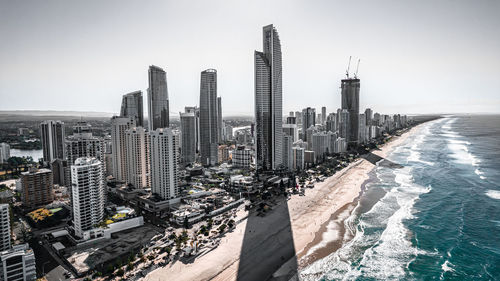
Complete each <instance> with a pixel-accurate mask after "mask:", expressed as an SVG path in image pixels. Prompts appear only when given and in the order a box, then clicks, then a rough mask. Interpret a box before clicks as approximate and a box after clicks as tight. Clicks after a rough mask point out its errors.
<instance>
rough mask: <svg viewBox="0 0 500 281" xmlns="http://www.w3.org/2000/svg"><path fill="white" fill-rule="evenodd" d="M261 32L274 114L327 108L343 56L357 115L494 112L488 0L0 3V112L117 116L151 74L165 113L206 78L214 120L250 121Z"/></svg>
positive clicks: (499, 51) (497, 35)
mask: <svg viewBox="0 0 500 281" xmlns="http://www.w3.org/2000/svg"><path fill="white" fill-rule="evenodd" d="M270 23H272V24H274V25H275V26H276V28H277V29H278V32H279V35H280V39H281V43H282V52H283V98H284V104H283V106H284V113H286V112H288V111H290V110H294V111H295V110H300V109H302V108H304V107H307V106H313V107H318V108H319V107H321V106H323V105H324V106H327V109H328V112H331V111H334V110H335V109H336V108H338V107H339V106H340V90H339V86H340V79H342V78H343V77H344V75H345V70H346V68H347V61H348V58H349V56H350V55H352V56H353V61H354V62H353V64H352V65H351V70H352V69H354V68H355V60H357V58H361V64H360V69H359V75H358V76H359V77H360V79H361V108H362V109H364V108H365V107H371V108H373V109H374V110H375V111H379V112H384V113H396V112H401V113H435V112H448V113H451V112H500V1H495V0H490V1H488V0H484V1H483V0H478V1H469V0H464V1H461V0H454V1H447V0H440V1H400V0H397V1H372V0H368V1H362V0H358V1H311V0H307V1H274V0H264V1H256V0H252V1H239V0H228V1H217V0H211V1H206V0H202V1H189V0H187V1H186V0H182V1H124V0H120V1H78V2H77V1H65V0H61V1H44V0H37V1H23V0H17V1H6V0H0V97H1V98H0V110H24V109H26V110H78V111H104V112H118V111H119V108H120V103H121V96H122V95H123V94H125V93H128V92H132V91H135V90H142V91H143V94H144V97H145V96H146V88H147V69H148V66H149V65H151V64H155V65H158V66H160V67H162V68H164V69H165V70H166V71H167V83H168V90H169V96H170V105H171V108H170V110H171V114H177V112H179V111H180V110H183V108H184V106H186V105H196V104H198V103H199V87H200V86H199V83H200V72H201V71H202V70H204V69H207V68H215V69H217V70H218V92H219V96H221V97H222V106H223V114H224V115H235V114H245V115H251V114H253V103H254V66H253V52H254V50H262V27H263V26H264V25H267V24H270ZM146 104H147V103H146V100H145V105H146ZM145 107H146V106H145ZM145 110H146V108H145Z"/></svg>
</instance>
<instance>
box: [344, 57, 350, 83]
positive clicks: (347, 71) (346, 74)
mask: <svg viewBox="0 0 500 281" xmlns="http://www.w3.org/2000/svg"><path fill="white" fill-rule="evenodd" d="M349 68H351V56H349V64H348V65H347V70H346V72H345V76H347V79H349Z"/></svg>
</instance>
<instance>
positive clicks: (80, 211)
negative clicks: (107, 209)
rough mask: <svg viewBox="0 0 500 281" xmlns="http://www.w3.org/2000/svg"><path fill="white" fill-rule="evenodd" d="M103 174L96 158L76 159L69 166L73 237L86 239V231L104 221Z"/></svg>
mask: <svg viewBox="0 0 500 281" xmlns="http://www.w3.org/2000/svg"><path fill="white" fill-rule="evenodd" d="M103 177H104V173H103V169H102V163H101V161H99V160H97V159H96V158H90V157H89V158H87V157H85V158H78V159H76V161H75V163H74V164H73V165H72V166H71V191H72V200H73V226H74V230H75V235H76V236H77V237H79V238H89V237H87V236H88V235H87V233H86V231H87V230H91V229H92V228H93V226H94V225H95V224H98V223H100V222H101V221H102V220H103V219H104V203H105V200H106V199H105V193H104V192H105V190H104V181H103Z"/></svg>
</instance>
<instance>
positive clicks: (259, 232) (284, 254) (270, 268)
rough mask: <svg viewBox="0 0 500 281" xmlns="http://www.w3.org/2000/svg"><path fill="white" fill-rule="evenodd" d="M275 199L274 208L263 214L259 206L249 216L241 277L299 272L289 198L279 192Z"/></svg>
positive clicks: (284, 277) (279, 277) (281, 276)
mask: <svg viewBox="0 0 500 281" xmlns="http://www.w3.org/2000/svg"><path fill="white" fill-rule="evenodd" d="M274 200H275V202H274V203H271V204H270V207H271V210H269V211H266V212H265V213H264V214H265V215H264V216H262V215H259V213H260V212H257V211H256V210H252V211H251V212H250V214H249V216H248V219H247V225H246V229H245V234H244V238H243V244H242V247H241V254H240V260H239V266H238V277H237V280H238V281H253V280H289V279H290V278H291V277H292V276H293V275H295V273H296V272H297V257H296V255H295V247H294V242H293V233H292V226H291V222H290V214H289V211H288V204H287V199H286V198H285V197H284V196H279V197H277V198H275V199H274ZM283 265H284V266H283ZM282 266H283V267H282ZM280 268H281V269H280ZM278 269H280V270H279V271H278ZM277 271H278V272H277Z"/></svg>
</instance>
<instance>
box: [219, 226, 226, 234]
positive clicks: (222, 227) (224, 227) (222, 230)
mask: <svg viewBox="0 0 500 281" xmlns="http://www.w3.org/2000/svg"><path fill="white" fill-rule="evenodd" d="M226 227H227V226H226V225H225V224H221V225H220V226H219V232H220V233H222V232H224V230H225V229H226Z"/></svg>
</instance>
